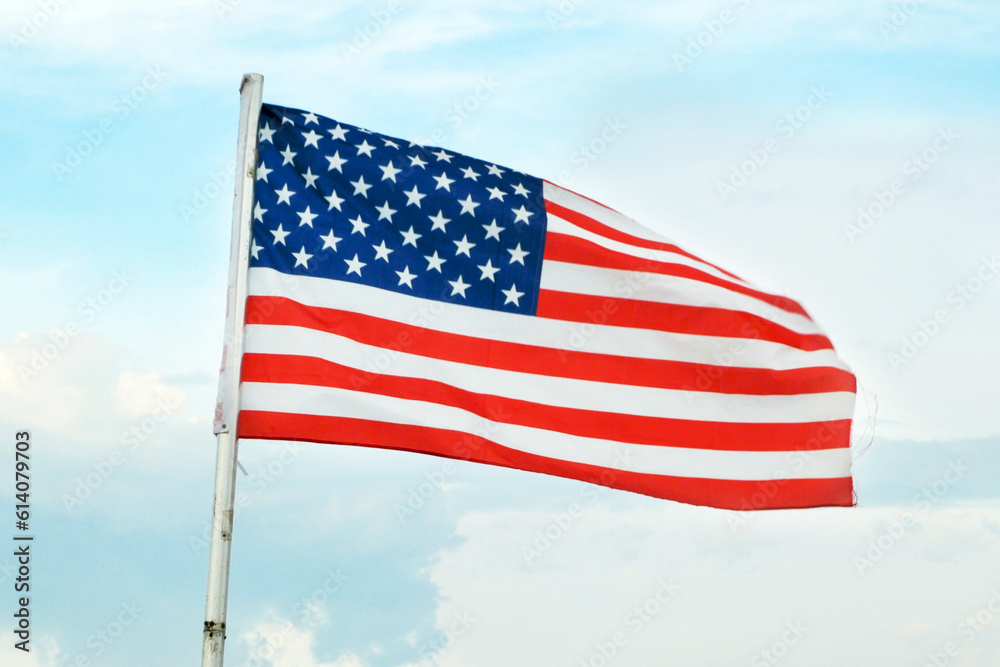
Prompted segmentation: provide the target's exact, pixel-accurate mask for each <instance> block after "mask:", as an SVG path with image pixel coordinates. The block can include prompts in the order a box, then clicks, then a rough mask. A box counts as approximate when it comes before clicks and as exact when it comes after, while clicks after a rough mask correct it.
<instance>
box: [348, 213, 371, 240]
mask: <svg viewBox="0 0 1000 667" xmlns="http://www.w3.org/2000/svg"><path fill="white" fill-rule="evenodd" d="M348 222H350V223H351V224H352V225H354V229H352V230H351V233H352V234H356V233H360V234H361V235H362V236H364V235H365V230H366V229H368V223H367V222H364V221H363V220H362V219H361V216H360V215H359V216H356V217H355V218H354V219H353V220H349V221H348Z"/></svg>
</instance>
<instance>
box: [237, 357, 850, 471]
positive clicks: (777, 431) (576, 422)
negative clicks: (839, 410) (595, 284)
mask: <svg viewBox="0 0 1000 667" xmlns="http://www.w3.org/2000/svg"><path fill="white" fill-rule="evenodd" d="M241 379H242V381H243V382H274V383H278V384H308V385H313V386H319V387H337V388H340V389H348V390H354V391H361V392H365V393H371V394H379V395H381V396H391V397H394V398H400V399H404V400H411V401H428V402H433V403H439V404H441V405H448V406H451V407H454V408H458V409H461V410H465V411H466V412H470V413H472V414H475V415H478V416H480V417H482V418H484V419H489V420H490V421H494V422H501V423H504V424H518V425H520V426H528V427H531V428H537V429H544V430H548V431H556V432H559V433H566V434H568V435H575V436H580V437H584V438H601V439H605V440H614V441H618V442H628V443H633V444H637V445H656V446H666V447H688V448H694V449H714V450H725V451H771V452H774V451H794V450H802V449H810V450H812V449H836V448H844V447H850V431H851V420H850V419H846V420H838V421H832V422H812V423H789V424H785V423H782V424H754V423H748V424H744V423H728V422H705V421H694V420H690V419H667V418H658V417H643V416H636V415H628V414H615V413H609V412H598V411H595V410H583V409H578V408H566V407H557V406H551V405H540V404H538V403H533V402H530V401H524V400H519V399H514V398H508V397H504V396H492V395H488V394H478V393H475V392H471V391H468V390H465V389H459V388H457V387H453V386H451V385H449V384H446V383H444V382H439V381H436V380H426V379H419V378H410V377H402V376H395V375H383V374H379V373H372V372H367V371H363V370H358V369H356V368H351V367H350V366H343V365H341V364H337V363H334V362H332V361H327V360H325V359H317V358H315V357H306V356H298V355H271V354H255V353H247V354H246V355H244V357H243V369H242V377H241Z"/></svg>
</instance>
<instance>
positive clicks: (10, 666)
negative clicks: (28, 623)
mask: <svg viewBox="0 0 1000 667" xmlns="http://www.w3.org/2000/svg"><path fill="white" fill-rule="evenodd" d="M19 641H21V639H20V638H18V637H15V636H14V633H13V632H12V631H10V630H4V631H3V632H0V665H4V666H5V667H57V665H59V664H61V663H62V660H61V659H60V656H59V644H58V643H57V642H56V641H55V640H54V639H52V638H51V637H50V636H48V635H46V634H41V635H39V634H38V633H37V632H35V631H32V637H31V640H30V641H29V644H28V648H29V651H28V652H24V651H22V650H20V649H17V648H14V644H15V643H16V642H19Z"/></svg>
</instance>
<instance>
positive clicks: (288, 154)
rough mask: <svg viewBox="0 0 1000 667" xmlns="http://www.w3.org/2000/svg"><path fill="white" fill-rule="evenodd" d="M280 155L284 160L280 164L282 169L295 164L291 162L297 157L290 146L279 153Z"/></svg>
mask: <svg viewBox="0 0 1000 667" xmlns="http://www.w3.org/2000/svg"><path fill="white" fill-rule="evenodd" d="M280 155H281V157H283V158H285V159H284V160H283V161H282V162H281V166H282V167H284V166H285V165H286V164H295V163H294V162H292V158H293V157H295V156H296V155H298V153H296V152H295V151H293V150H292V147H291V145H288V146H285V150H283V151H281V153H280Z"/></svg>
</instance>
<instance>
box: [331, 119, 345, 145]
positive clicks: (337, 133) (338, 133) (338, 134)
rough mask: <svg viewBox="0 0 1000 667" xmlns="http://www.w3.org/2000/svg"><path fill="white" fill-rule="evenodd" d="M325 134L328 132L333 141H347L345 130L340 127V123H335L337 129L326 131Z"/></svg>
mask: <svg viewBox="0 0 1000 667" xmlns="http://www.w3.org/2000/svg"><path fill="white" fill-rule="evenodd" d="M327 132H329V133H330V135H331V136H332V137H333V138H334V139H340V140H341V141H347V130H345V129H344V128H342V127H341V126H340V123H337V127H335V128H333V129H332V130H327Z"/></svg>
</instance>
